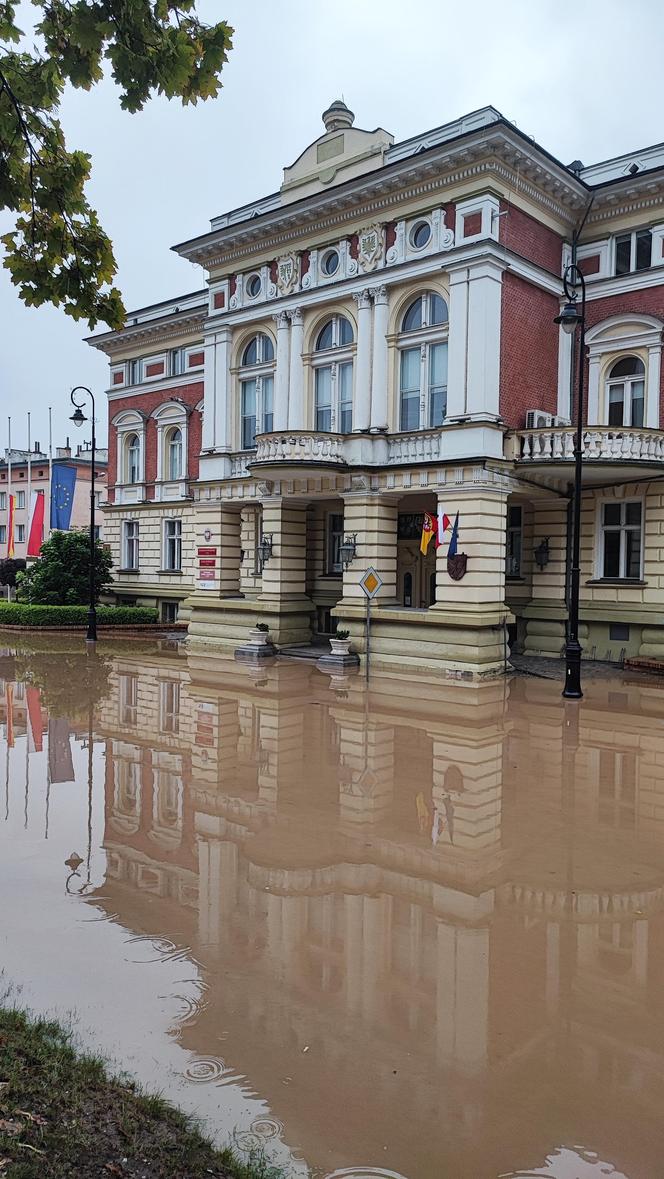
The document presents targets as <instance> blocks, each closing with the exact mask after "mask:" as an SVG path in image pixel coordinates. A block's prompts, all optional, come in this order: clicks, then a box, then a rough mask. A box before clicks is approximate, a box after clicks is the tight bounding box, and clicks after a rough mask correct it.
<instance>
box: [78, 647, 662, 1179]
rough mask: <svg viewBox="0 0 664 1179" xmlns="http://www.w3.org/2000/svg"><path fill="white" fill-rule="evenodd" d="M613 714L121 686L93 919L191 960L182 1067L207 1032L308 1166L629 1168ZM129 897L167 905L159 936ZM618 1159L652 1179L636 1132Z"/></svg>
mask: <svg viewBox="0 0 664 1179" xmlns="http://www.w3.org/2000/svg"><path fill="white" fill-rule="evenodd" d="M152 672H154V673H155V674H151V673H152ZM132 677H136V687H135V688H134V687H132V689H131V692H130V695H131V698H132V699H134V700H135V703H134V705H131V706H130V707H135V708H136V716H135V718H134V720H133V721H130V720H128V719H127V715H128V714H127V712H126V708H127V703H126V701H127V688H126V686H125V683H126V680H127V679H131V678H132ZM618 695H619V696H620V699H618V696H617V695H616V693H615V691H614V689H613V687H612V686H611V685H609V684H606V685H604V684H603V683H596V684H595V685H594V687H593V692H592V695H591V698H590V699H589V700H588V701H586V702H585V703H584V706H583V709H582V710H581V711H580V712H575V713H568V714H566V713H565V712H564V709H563V706H562V704H559V702H558V699H557V697H555V696H554V695H553V693H552V690H551V686H550V685H547V684H542V683H541V682H539V681H536V680H516V681H513V682H512V683H511V684H509V685H506V684H505V683H504V682H495V683H493V684H489V685H484V686H482V687H477V688H475V687H472V688H471V687H464V686H461V685H449V686H446V685H444V684H443V685H440V684H438V685H435V686H433V685H420V688H419V690H418V691H417V692H416V693H413V695H412V696H411V697H410V698H408V697H407V696H405V695H404V685H403V681H397V680H391V679H390V678H388V677H377V678H376V679H375V681H374V682H373V684H372V688H371V693H370V699H369V702H368V704H367V701H366V700H365V696H364V687H363V683H362V681H361V680H358V679H350V680H349V681H348V683H347V685H346V686H345V688H344V689H343V691H339V690H336V691H335V690H334V688H331V687H330V682H329V680H328V679H327V678H326V677H324V676H322V675H320V674H319V673H316V672H311V671H310V670H309V669H307V668H303V667H301V666H299V665H296V664H289V665H285V666H278V667H275V668H271V669H269V670H268V671H265V670H263V669H261V670H260V671H259V672H254V671H253V670H251V669H248V668H245V667H240V666H238V665H236V664H233V663H232V662H223V661H219V660H211V659H209V658H205V657H203V656H200V657H193V656H190V657H189V660H188V662H185V661H184V660H182V659H177V658H175V657H173V659H172V662H171V663H170V665H168V664H167V663H166V662H165V659H164V657H163V656H160V661H159V664H158V666H157V665H155V667H154V668H150V667H148V669H147V674H146V671H145V668H144V666H143V667H141V668H140V669H139V666H138V662H135V663H134V662H132V661H131V660H129V659H123V660H121V661H120V660H119V661H117V665H116V674H115V676H114V677H113V695H112V697H111V699H110V700H109V701H108V702H107V703H106V705H105V706H104V715H103V723H102V725H101V729H102V730H103V735H104V737H105V739H106V743H107V744H106V748H107V796H106V797H107V814H106V823H107V827H106V847H107V849H108V852H109V876H110V877H111V878H112V880H114V881H115V882H116V887H115V888H113V887H112V886H111V887H110V890H109V884H110V881H109V882H107V886H106V887H105V889H104V892H103V897H104V898H108V903H109V904H111V905H112V906H113V907H114V909H115V910H116V911H117V912H118V913H119V915H120V918H121V920H122V921H123V922H124V923H126V924H130V925H134V926H140V927H141V928H147V929H148V931H149V932H152V933H157V932H158V933H159V934H160V935H163V934H165V935H168V936H169V937H172V938H173V939H174V940H175V941H177V940H178V937H180V939H182V938H185V940H187V941H188V943H189V944H191V945H192V952H193V953H195V956H196V958H197V959H198V961H200V962H201V963H202V965H203V969H204V970H205V969H206V968H207V981H208V982H209V984H210V987H211V989H210V992H209V994H208V1003H207V1008H206V1010H205V1012H203V1013H202V1014H201V1015H200V1016H199V1018H198V1021H197V1023H196V1024H195V1025H192V1026H188V1027H187V1028H185V1029H183V1031H182V1037H183V1040H184V1042H185V1043H186V1045H187V1046H188V1047H191V1048H192V1049H196V1050H197V1051H200V1052H204V1051H205V1050H206V1045H209V1043H210V1042H211V1039H215V1038H216V1035H217V1030H218V1029H219V1028H222V1027H223V1028H224V1029H229V1030H228V1039H227V1041H226V1043H225V1048H224V1053H225V1056H226V1058H227V1062H228V1064H229V1065H230V1066H232V1067H236V1068H241V1070H242V1072H243V1073H246V1074H248V1075H249V1077H250V1079H251V1082H252V1084H253V1086H254V1087H255V1088H256V1090H257V1091H259V1092H260V1093H261V1094H262V1095H264V1096H265V1097H266V1098H267V1099H268V1100H269V1102H270V1103H271V1105H272V1107H273V1109H274V1111H275V1113H276V1114H277V1115H279V1116H280V1117H282V1119H283V1120H284V1121H285V1123H286V1132H287V1137H288V1138H289V1139H292V1140H296V1141H298V1142H301V1143H302V1144H303V1146H304V1148H305V1153H306V1154H307V1157H310V1159H311V1160H312V1161H313V1162H316V1161H317V1158H318V1156H319V1155H322V1154H323V1153H324V1152H325V1151H327V1152H328V1153H327V1154H326V1155H325V1162H326V1165H327V1164H328V1162H329V1161H330V1159H332V1160H333V1161H334V1162H335V1165H338V1166H341V1165H348V1163H349V1161H351V1162H352V1161H353V1160H357V1158H358V1157H360V1158H366V1157H368V1155H371V1156H372V1157H373V1154H372V1152H373V1153H375V1155H376V1157H378V1158H380V1157H382V1156H381V1155H379V1154H378V1152H379V1151H382V1149H383V1141H384V1139H386V1135H387V1136H388V1138H389V1141H390V1143H391V1144H392V1146H391V1148H390V1149H391V1153H390V1156H389V1157H390V1161H391V1164H392V1166H393V1167H394V1169H396V1170H400V1171H402V1172H403V1173H404V1174H409V1175H416V1176H420V1175H429V1174H433V1173H437V1172H436V1170H435V1168H438V1169H440V1168H441V1167H443V1170H444V1167H447V1172H445V1173H449V1174H453V1175H455V1176H462V1175H464V1176H465V1175H468V1176H471V1175H472V1176H473V1179H475V1177H476V1176H478V1177H480V1176H484V1175H485V1174H486V1175H487V1176H488V1175H489V1174H490V1175H491V1176H494V1175H495V1174H496V1173H498V1171H499V1170H500V1169H504V1164H505V1160H506V1159H507V1160H508V1161H509V1160H512V1161H513V1160H514V1158H515V1157H516V1155H517V1153H518V1150H517V1147H518V1148H519V1149H520V1150H521V1151H522V1157H523V1160H524V1162H527V1161H528V1160H530V1162H531V1163H532V1165H535V1163H536V1162H537V1161H538V1160H539V1161H541V1160H543V1158H544V1156H545V1154H546V1153H547V1152H549V1151H550V1150H551V1149H552V1148H553V1147H554V1146H555V1145H557V1144H559V1143H560V1142H561V1141H562V1139H563V1137H564V1135H565V1134H567V1135H568V1137H569V1136H570V1135H571V1138H570V1140H572V1139H573V1140H574V1141H581V1142H584V1141H585V1142H592V1143H593V1144H596V1149H599V1148H600V1145H601V1147H602V1148H603V1150H604V1156H605V1157H607V1158H612V1159H615V1160H616V1163H617V1162H618V1161H621V1165H622V1166H623V1167H624V1166H625V1153H624V1152H625V1150H627V1149H628V1148H627V1147H626V1145H625V1139H624V1135H622V1134H621V1127H624V1125H625V1124H626V1120H629V1119H630V1118H637V1119H638V1124H639V1125H640V1126H644V1125H645V1124H646V1122H647V1124H648V1125H650V1122H649V1119H650V1118H651V1117H652V1118H653V1127H654V1119H655V1118H656V1117H658V1116H659V1109H660V1108H661V1093H662V1089H663V1086H664V1036H663V1034H662V1014H664V1010H663V1008H664V999H663V998H662V996H663V995H664V987H663V985H662V984H664V869H663V868H662V866H661V863H662V848H663V845H664V799H663V791H664V787H663V786H662V785H661V777H660V774H659V769H658V767H659V765H660V763H661V759H662V758H663V757H664V729H663V728H662V713H663V712H664V699H663V698H662V696H661V690H658V689H657V688H655V689H650V688H648V687H645V686H640V687H638V688H636V687H629V688H625V690H624V692H622V693H619V694H618ZM618 709H620V713H619V714H618V711H617V710H618ZM617 715H620V726H619V727H620V733H618V732H617V731H616V729H617V726H616V723H615V718H616V716H617ZM574 717H578V718H579V724H578V732H576V731H575V730H574ZM144 893H147V894H150V896H154V895H158V896H159V897H161V898H164V899H168V900H170V901H171V902H174V905H173V904H171V907H170V908H168V909H166V908H163V907H162V908H160V909H159V915H158V921H159V924H158V926H154V927H151V925H150V923H151V921H154V920H156V914H155V913H154V911H151V910H150V908H149V907H146V905H144V904H143V902H142V901H141V895H142V894H144ZM100 903H106V902H104V901H100ZM194 918H195V920H196V921H197V928H198V932H197V934H195V933H194V931H193V920H194ZM169 923H170V924H169ZM192 938H193V939H194V940H193V942H192V941H191V939H192ZM222 963H223V969H222V967H221V964H222ZM303 1046H308V1047H309V1049H310V1053H309V1054H308V1055H307V1057H306V1058H303V1055H302V1048H303ZM312 1060H313V1061H314V1063H313V1065H312V1064H311V1061H312ZM323 1061H324V1065H323V1063H322V1062H323ZM283 1077H289V1078H291V1079H292V1084H290V1083H289V1085H288V1087H287V1090H286V1091H285V1090H284V1085H283ZM341 1091H343V1092H344V1093H345V1095H346V1098H345V1100H344V1102H342V1103H341V1104H342V1106H343V1110H342V1111H340V1110H339V1093H340V1092H341ZM594 1092H596V1093H597V1094H598V1095H601V1100H599V1098H597V1099H596V1098H594V1097H592V1096H591V1095H592V1094H593V1093H594ZM554 1099H555V1105H556V1109H557V1111H558V1113H557V1115H556V1116H559V1122H560V1125H559V1127H558V1129H559V1131H560V1133H559V1135H558V1136H557V1137H556V1134H555V1133H554V1128H555V1126H556V1118H555V1117H552V1112H551V1111H552V1100H554ZM515 1108H517V1109H518V1110H519V1111H520V1116H519V1118H518V1125H517V1124H515ZM335 1110H336V1111H337V1112H336V1113H335V1112H334V1111H335ZM336 1119H338V1121H337V1120H336ZM342 1119H343V1133H341V1124H342ZM644 1119H645V1122H644ZM386 1127H389V1134H388V1130H387V1129H386ZM572 1131H573V1133H572ZM631 1141H632V1146H631V1147H629V1149H632V1150H633V1151H634V1152H635V1155H634V1167H635V1171H634V1173H635V1174H636V1175H640V1174H642V1173H643V1174H648V1175H649V1176H650V1175H651V1174H654V1171H653V1170H652V1167H654V1161H653V1159H654V1155H653V1159H651V1158H650V1156H649V1155H648V1151H649V1150H650V1149H651V1147H652V1148H653V1149H654V1144H655V1143H656V1141H657V1133H656V1132H655V1130H654V1128H653V1134H652V1137H651V1140H650V1145H649V1143H648V1136H647V1134H644V1135H643V1141H638V1142H634V1141H633V1135H632V1136H631ZM395 1144H396V1145H395ZM612 1152H613V1153H612ZM644 1160H645V1163H644ZM643 1165H645V1166H647V1167H648V1168H651V1169H650V1170H646V1171H644V1172H641V1171H638V1170H637V1169H636V1168H638V1166H643ZM491 1168H493V1169H491ZM630 1179H631V1172H630Z"/></svg>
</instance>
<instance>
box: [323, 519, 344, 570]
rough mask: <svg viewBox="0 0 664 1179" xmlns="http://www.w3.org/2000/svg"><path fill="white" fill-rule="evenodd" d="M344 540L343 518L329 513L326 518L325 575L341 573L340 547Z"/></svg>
mask: <svg viewBox="0 0 664 1179" xmlns="http://www.w3.org/2000/svg"><path fill="white" fill-rule="evenodd" d="M343 539H344V518H343V514H342V513H340V512H330V514H329V515H328V517H327V543H326V549H327V565H326V572H327V573H341V572H343V570H342V566H341V545H342V543H343Z"/></svg>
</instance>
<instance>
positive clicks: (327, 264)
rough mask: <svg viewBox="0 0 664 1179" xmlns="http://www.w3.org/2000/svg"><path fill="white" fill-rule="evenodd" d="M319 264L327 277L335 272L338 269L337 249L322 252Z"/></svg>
mask: <svg viewBox="0 0 664 1179" xmlns="http://www.w3.org/2000/svg"><path fill="white" fill-rule="evenodd" d="M321 266H322V270H323V274H326V275H327V276H328V278H329V277H331V276H332V275H333V274H336V273H337V270H338V269H339V255H338V253H337V251H336V250H328V251H327V253H326V254H323V259H322V262H321Z"/></svg>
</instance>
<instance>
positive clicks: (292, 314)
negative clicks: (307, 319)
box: [285, 307, 304, 327]
mask: <svg viewBox="0 0 664 1179" xmlns="http://www.w3.org/2000/svg"><path fill="white" fill-rule="evenodd" d="M285 314H286V315H288V316H289V318H290V321H291V323H292V324H293V327H302V324H303V323H304V318H303V315H302V308H301V307H294V308H293V310H292V311H287V312H285Z"/></svg>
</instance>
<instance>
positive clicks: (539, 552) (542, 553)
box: [535, 536, 549, 569]
mask: <svg viewBox="0 0 664 1179" xmlns="http://www.w3.org/2000/svg"><path fill="white" fill-rule="evenodd" d="M535 560H536V561H537V568H538V569H544V568H545V567H546V566H547V565H548V564H549V538H548V536H545V537H544V539H543V540H541V541H540V542H539V544H538V546H537V548H536V549H535Z"/></svg>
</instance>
